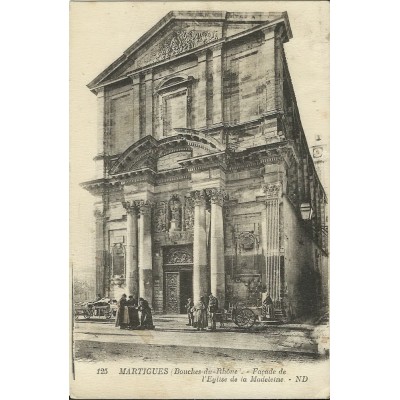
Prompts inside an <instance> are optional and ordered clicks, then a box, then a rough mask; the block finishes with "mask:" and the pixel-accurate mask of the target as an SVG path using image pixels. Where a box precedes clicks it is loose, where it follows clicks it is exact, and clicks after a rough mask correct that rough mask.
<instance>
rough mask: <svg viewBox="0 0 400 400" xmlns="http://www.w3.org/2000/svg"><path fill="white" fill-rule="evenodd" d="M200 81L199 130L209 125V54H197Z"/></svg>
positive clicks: (198, 87) (198, 103)
mask: <svg viewBox="0 0 400 400" xmlns="http://www.w3.org/2000/svg"><path fill="white" fill-rule="evenodd" d="M197 62H198V64H197V65H198V70H199V80H198V84H197V85H198V86H197V93H196V106H197V121H196V126H197V128H202V127H205V126H206V125H207V53H206V51H205V50H204V51H201V52H199V53H198V54H197Z"/></svg>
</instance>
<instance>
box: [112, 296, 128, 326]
mask: <svg viewBox="0 0 400 400" xmlns="http://www.w3.org/2000/svg"><path fill="white" fill-rule="evenodd" d="M126 306H127V300H126V294H125V293H124V294H123V295H122V296H121V299H120V300H119V302H118V311H117V316H116V318H115V326H119V327H120V329H127V328H128V324H129V314H128V308H127V307H126Z"/></svg>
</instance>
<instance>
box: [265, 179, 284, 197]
mask: <svg viewBox="0 0 400 400" xmlns="http://www.w3.org/2000/svg"><path fill="white" fill-rule="evenodd" d="M262 189H263V192H264V193H265V197H266V198H267V199H274V198H278V197H280V195H281V184H280V182H276V183H270V184H268V185H264V186H263V187H262Z"/></svg>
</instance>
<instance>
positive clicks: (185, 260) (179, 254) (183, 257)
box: [165, 248, 193, 264]
mask: <svg viewBox="0 0 400 400" xmlns="http://www.w3.org/2000/svg"><path fill="white" fill-rule="evenodd" d="M165 263H166V264H192V263H193V255H192V254H191V252H190V251H188V250H186V249H174V248H173V249H171V250H170V251H169V252H168V253H167V255H166V257H165Z"/></svg>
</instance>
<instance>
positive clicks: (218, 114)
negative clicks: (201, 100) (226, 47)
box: [212, 44, 223, 125]
mask: <svg viewBox="0 0 400 400" xmlns="http://www.w3.org/2000/svg"><path fill="white" fill-rule="evenodd" d="M212 57H213V63H212V67H213V96H212V102H213V107H212V110H213V124H214V125H216V124H221V123H222V122H223V116H222V109H223V107H222V101H223V97H222V90H223V85H222V44H221V45H219V46H215V47H213V48H212Z"/></svg>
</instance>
